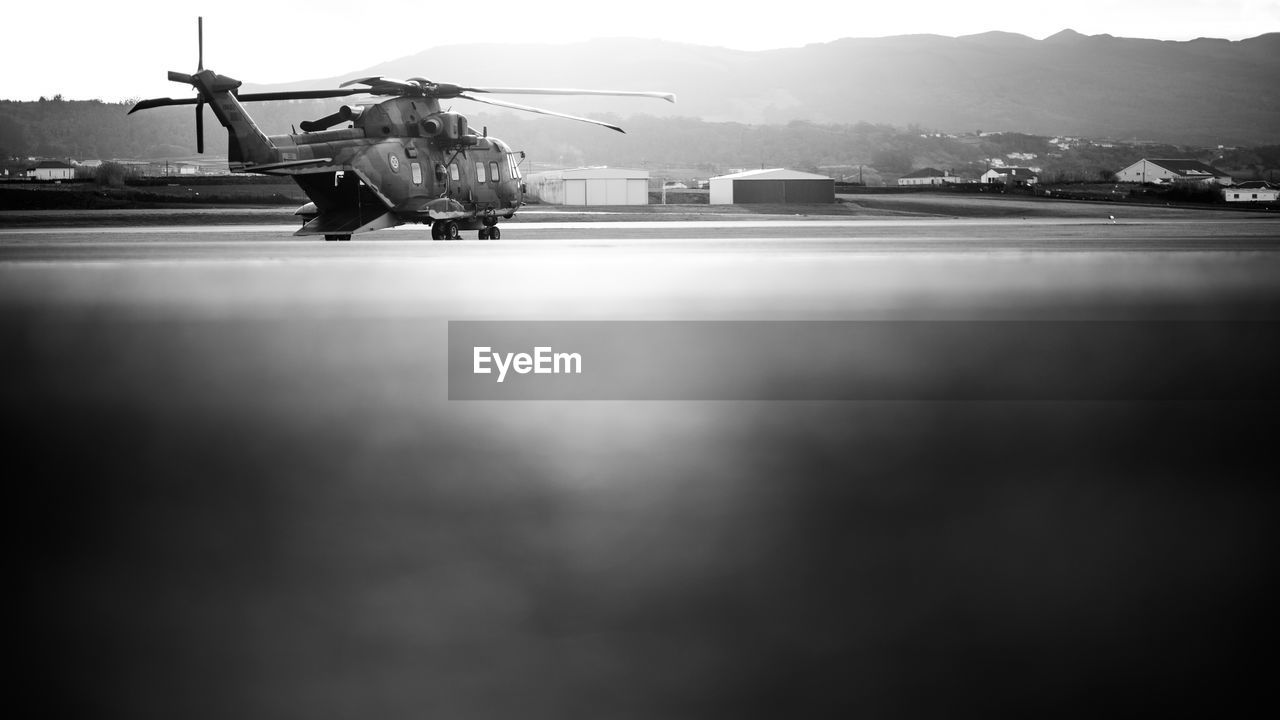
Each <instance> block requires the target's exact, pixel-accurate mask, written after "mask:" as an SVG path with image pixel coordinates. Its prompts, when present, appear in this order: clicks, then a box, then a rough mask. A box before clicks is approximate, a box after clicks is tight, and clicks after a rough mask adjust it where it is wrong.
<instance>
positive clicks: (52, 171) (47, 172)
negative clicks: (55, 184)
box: [27, 160, 76, 180]
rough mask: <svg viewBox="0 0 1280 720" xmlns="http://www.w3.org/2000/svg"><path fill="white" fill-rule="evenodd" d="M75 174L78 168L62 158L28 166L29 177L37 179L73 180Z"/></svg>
mask: <svg viewBox="0 0 1280 720" xmlns="http://www.w3.org/2000/svg"><path fill="white" fill-rule="evenodd" d="M75 176H76V169H75V168H73V167H71V166H70V165H68V164H67V163H64V162H62V161H61V160H43V161H41V162H39V163H37V164H36V165H35V166H34V167H30V168H27V177H30V178H35V179H36V180H71V179H74V178H75Z"/></svg>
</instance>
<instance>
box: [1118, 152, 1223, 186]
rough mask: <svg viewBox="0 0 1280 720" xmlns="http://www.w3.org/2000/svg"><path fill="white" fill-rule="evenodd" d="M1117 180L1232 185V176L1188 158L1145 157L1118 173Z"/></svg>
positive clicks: (1165, 183)
mask: <svg viewBox="0 0 1280 720" xmlns="http://www.w3.org/2000/svg"><path fill="white" fill-rule="evenodd" d="M1116 182H1131V183H1158V184H1164V185H1167V184H1171V183H1176V182H1202V183H1211V182H1216V183H1218V184H1219V185H1230V184H1231V176H1230V175H1227V174H1226V173H1224V172H1222V171H1221V170H1219V169H1217V168H1215V167H1211V166H1209V165H1206V164H1204V163H1202V162H1200V161H1199V160H1191V159H1187V158H1158V159H1150V158H1143V159H1141V160H1139V161H1138V162H1136V163H1134V164H1132V165H1130V166H1129V167H1127V168H1125V169H1123V170H1121V171H1120V172H1117V173H1116Z"/></svg>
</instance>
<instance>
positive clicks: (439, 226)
mask: <svg viewBox="0 0 1280 720" xmlns="http://www.w3.org/2000/svg"><path fill="white" fill-rule="evenodd" d="M431 239H432V240H443V239H444V223H443V222H441V221H439V220H437V221H435V222H433V223H431Z"/></svg>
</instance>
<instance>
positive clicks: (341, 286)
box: [0, 206, 1280, 718]
mask: <svg viewBox="0 0 1280 720" xmlns="http://www.w3.org/2000/svg"><path fill="white" fill-rule="evenodd" d="M1099 207H1103V206H1099ZM1103 209H1104V210H1105V207H1103ZM1092 213H1094V210H1092V209H1087V212H1086V211H1085V210H1081V211H1079V212H1077V213H1068V216H1067V217H1059V218H1053V217H1026V218H1023V217H1021V216H1018V217H984V218H973V217H970V218H958V219H957V218H938V217H888V216H885V217H859V218H841V217H790V218H782V217H754V218H746V219H737V218H717V219H715V220H714V221H708V222H690V221H686V220H674V221H666V222H642V221H636V220H629V221H624V222H597V221H585V222H584V221H579V222H567V221H564V220H562V219H557V218H555V217H552V216H544V217H541V218H537V219H538V220H540V222H524V223H522V222H513V223H510V224H504V225H503V232H504V234H503V239H502V240H500V241H495V242H489V241H485V242H481V241H476V240H469V241H464V242H432V241H430V240H429V235H428V233H427V232H426V230H425V229H423V228H413V229H396V230H393V231H385V232H379V233H375V234H372V235H370V236H368V237H362V236H358V237H357V238H356V239H355V240H353V241H351V242H347V243H325V242H323V241H319V240H316V239H310V238H293V237H291V236H290V235H289V233H291V232H292V230H293V229H294V228H295V227H296V226H291V225H283V224H278V223H275V222H264V223H261V224H248V225H245V224H241V225H220V224H216V223H202V224H197V225H185V226H173V225H165V224H163V223H160V224H156V223H155V222H154V221H152V220H149V221H147V222H146V223H143V224H139V225H136V226H129V225H122V224H119V223H118V222H116V223H114V224H111V225H109V226H102V227H94V226H92V225H89V226H78V227H62V228H60V227H56V226H44V227H32V226H22V225H18V226H6V225H4V224H3V222H0V342H2V343H3V348H4V350H3V361H2V363H3V364H2V366H0V371H3V373H4V377H5V378H7V381H6V382H5V384H4V386H3V398H4V407H5V411H6V412H5V415H6V421H5V422H6V427H5V428H4V432H5V437H6V440H7V443H8V448H9V449H8V451H7V453H6V454H7V460H8V463H7V464H8V467H9V468H10V471H9V472H7V473H6V475H7V476H8V478H9V487H10V488H12V489H13V490H14V491H15V492H14V494H13V495H11V498H10V508H11V510H10V512H11V514H12V515H13V516H16V519H17V520H18V522H17V523H14V524H12V527H13V532H14V533H15V537H14V538H13V543H14V545H12V547H13V548H14V549H15V552H16V553H17V554H18V555H19V556H20V557H21V560H20V562H19V578H20V582H19V583H18V585H19V588H20V589H19V593H18V614H17V618H18V625H19V632H18V635H19V639H20V646H21V647H22V650H21V654H20V658H21V659H22V660H23V661H24V663H23V664H24V673H23V675H22V676H20V677H19V678H18V682H17V683H16V686H17V688H18V689H19V692H20V693H25V694H27V695H31V696H33V698H31V699H39V700H40V702H41V703H42V706H43V707H45V708H46V710H48V711H49V714H50V715H51V716H102V717H131V718H132V717H160V716H164V717H184V718H202V717H209V718H225V717H240V718H256V717H263V718H293V717H297V718H304V717H305V718H319V717H352V716H382V717H386V716H414V717H484V718H490V717H492V718H498V717H502V718H507V717H515V716H521V717H533V718H544V717H545V718H561V717H579V716H590V717H611V718H612V717H626V718H629V717H636V718H640V717H646V718H647V717H664V718H677V717H690V718H693V717H697V718H703V717H708V716H737V717H741V716H767V717H815V716H834V715H841V716H865V717H920V716H938V715H942V714H947V715H951V714H959V713H963V714H970V713H972V714H979V713H983V714H998V715H1005V716H1007V715H1038V716H1043V715H1070V716H1079V715H1081V714H1085V713H1088V714H1095V713H1097V712H1099V711H1110V710H1116V709H1121V708H1123V709H1124V710H1128V711H1131V712H1132V711H1136V712H1141V713H1143V714H1156V713H1159V712H1162V711H1180V712H1187V711H1189V710H1190V711H1195V710H1200V709H1204V710H1208V709H1212V710H1213V711H1214V712H1215V714H1235V713H1234V712H1233V711H1239V710H1243V709H1244V708H1245V707H1249V706H1251V705H1252V704H1254V703H1255V702H1259V701H1268V700H1270V694H1271V693H1270V689H1269V685H1268V681H1269V677H1268V673H1267V672H1266V670H1265V668H1264V667H1263V666H1261V665H1259V664H1257V663H1256V662H1255V661H1254V660H1253V659H1252V658H1254V657H1258V656H1262V657H1266V656H1269V654H1270V653H1271V651H1272V650H1273V648H1274V644H1273V643H1274V631H1273V630H1271V629H1270V628H1273V627H1274V621H1273V619H1272V615H1273V610H1272V608H1271V599H1272V598H1273V597H1274V595H1273V594H1272V591H1273V590H1274V586H1275V582H1274V578H1275V573H1274V552H1273V551H1274V548H1275V546H1276V540H1277V531H1276V529H1275V517H1276V510H1277V502H1276V501H1277V499H1278V498H1280V492H1278V491H1277V486H1276V483H1275V480H1274V478H1275V477H1277V476H1280V472H1277V470H1280V461H1278V460H1277V455H1276V453H1275V451H1274V449H1273V447H1274V432H1273V430H1271V429H1270V427H1269V425H1268V424H1267V423H1266V422H1265V420H1266V418H1269V417H1274V415H1275V407H1274V402H1273V398H1275V397H1276V392H1275V387H1274V384H1273V385H1271V386H1270V387H1260V388H1259V394H1258V396H1257V397H1256V398H1251V397H1248V396H1244V397H1241V396H1236V397H1231V398H1224V399H1223V400H1221V401H1205V402H1174V401H1170V402H1131V401H1101V402H1099V401H1087V402H1084V401H1082V402H982V401H977V402H910V401H902V402H894V401H885V402H786V401H775V402H734V401H729V402H459V401H449V400H448V399H447V398H448V388H447V384H448V383H447V379H448V378H447V372H446V347H445V345H446V341H447V327H448V326H447V324H448V322H449V321H456V320H595V321H608V320H867V321H886V320H893V321H904V320H905V321H921V320H928V321H939V320H941V321H954V322H965V321H993V320H994V321H1004V320H1018V321H1046V322H1051V321H1073V322H1076V321H1104V322H1112V321H1125V322H1139V323H1140V322H1148V321H1150V322H1170V321H1178V322H1182V321H1197V322H1200V321H1204V322H1205V324H1206V326H1215V325H1218V324H1222V323H1238V322H1240V321H1253V322H1259V323H1264V324H1262V325H1259V327H1262V328H1263V329H1264V331H1269V330H1268V329H1269V328H1271V327H1273V326H1268V325H1266V324H1265V323H1274V322H1276V321H1280V282H1277V278H1280V223H1277V222H1276V220H1273V219H1271V218H1270V217H1267V216H1264V215H1261V214H1258V215H1252V214H1236V213H1210V212H1202V213H1194V212H1193V213H1183V212H1175V211H1169V212H1167V213H1162V212H1161V211H1160V209H1154V210H1149V211H1147V216H1145V217H1135V218H1117V220H1116V222H1115V223H1114V224H1113V222H1112V220H1111V218H1110V217H1108V216H1107V215H1103V214H1102V213H1101V211H1099V212H1098V213H1097V215H1098V216H1097V217H1093V216H1091V214H1092ZM579 219H581V218H579ZM469 235H470V234H469ZM1275 344H1276V343H1275V338H1274V337H1272V338H1271V344H1270V345H1267V344H1265V343H1264V344H1263V346H1262V347H1263V350H1264V351H1268V352H1270V351H1273V350H1274V347H1275ZM1211 349H1212V350H1215V351H1219V352H1221V353H1222V354H1223V356H1225V357H1229V356H1231V354H1232V353H1233V351H1235V350H1237V348H1233V347H1220V348H1219V347H1216V346H1213V347H1211ZM1180 351H1181V349H1180V348H1176V347H1175V348H1170V349H1169V353H1170V354H1171V355H1170V357H1171V358H1176V356H1177V354H1178V353H1179V352H1180ZM1098 352H1101V353H1103V354H1104V355H1103V356H1104V357H1105V352H1106V348H1102V349H1100V350H1098ZM951 360H952V359H951V358H919V357H914V358H912V357H905V356H900V357H892V356H891V357H888V358H887V359H885V362H887V363H895V364H896V363H903V362H907V361H911V362H915V363H917V364H919V366H920V367H922V368H926V369H927V368H929V367H931V366H933V365H939V366H945V365H946V364H947V363H948V362H950V361H951ZM1075 361H1076V360H1075V359H1071V358H1066V359H1064V360H1063V362H1064V363H1067V362H1075ZM1016 362H1017V360H1016V359H1011V360H1010V364H1009V366H1007V367H1005V368H995V369H993V370H992V372H1006V371H1011V370H1013V369H1014V368H1015V366H1016ZM1272 383H1274V380H1272ZM24 704H26V705H27V706H30V704H29V703H24Z"/></svg>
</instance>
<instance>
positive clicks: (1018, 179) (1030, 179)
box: [981, 167, 1040, 187]
mask: <svg viewBox="0 0 1280 720" xmlns="http://www.w3.org/2000/svg"><path fill="white" fill-rule="evenodd" d="M981 179H982V182H983V184H985V185H1010V186H1013V187H1028V186H1031V185H1035V184H1036V183H1038V182H1040V177H1039V176H1038V175H1036V173H1035V171H1033V170H1032V169H1031V168H1024V167H993V168H991V169H990V170H987V171H986V172H984V173H982V178H981Z"/></svg>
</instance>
